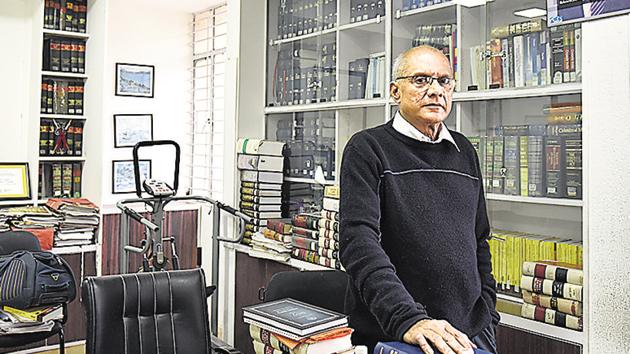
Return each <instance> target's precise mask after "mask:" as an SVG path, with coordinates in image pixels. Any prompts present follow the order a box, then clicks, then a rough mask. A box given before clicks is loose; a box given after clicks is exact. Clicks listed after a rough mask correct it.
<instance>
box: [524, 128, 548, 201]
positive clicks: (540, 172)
mask: <svg viewBox="0 0 630 354" xmlns="http://www.w3.org/2000/svg"><path fill="white" fill-rule="evenodd" d="M545 133H546V127H545V126H544V125H530V126H529V135H528V136H527V161H528V166H527V180H528V195H529V196H530V197H543V196H545V190H546V184H545V150H544V135H545Z"/></svg>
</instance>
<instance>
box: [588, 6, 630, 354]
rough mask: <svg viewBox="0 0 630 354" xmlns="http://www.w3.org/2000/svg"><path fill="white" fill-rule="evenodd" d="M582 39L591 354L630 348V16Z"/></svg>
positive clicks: (594, 28)
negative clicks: (629, 182)
mask: <svg viewBox="0 0 630 354" xmlns="http://www.w3.org/2000/svg"><path fill="white" fill-rule="evenodd" d="M603 38H605V40H602V39H603ZM582 43H583V47H582V51H583V53H584V60H583V75H582V81H583V84H582V85H583V96H582V97H583V103H582V104H583V107H584V112H583V113H584V116H585V117H586V119H584V137H583V139H584V152H585V154H587V155H586V156H585V157H584V192H585V195H584V201H585V207H586V209H585V213H584V223H585V225H586V230H587V233H588V235H587V236H586V238H585V240H586V243H585V245H584V250H585V256H586V257H585V261H586V264H588V267H587V268H586V270H587V273H586V276H587V279H588V282H587V284H588V294H586V298H585V302H586V304H587V310H588V311H587V312H586V314H585V321H586V323H588V326H587V330H588V332H587V337H588V348H587V349H588V350H587V351H586V353H607V354H608V353H610V354H613V353H629V352H630V351H629V349H628V348H630V336H629V335H628V333H629V332H630V268H629V267H628V254H630V217H629V215H630V203H629V202H628V200H630V184H628V181H629V180H630V174H629V172H630V145H629V144H628V142H629V141H630V125H629V124H628V122H629V121H628V118H629V117H630V15H625V16H619V17H613V18H607V19H602V20H597V21H590V22H585V23H584V24H583V30H582Z"/></svg>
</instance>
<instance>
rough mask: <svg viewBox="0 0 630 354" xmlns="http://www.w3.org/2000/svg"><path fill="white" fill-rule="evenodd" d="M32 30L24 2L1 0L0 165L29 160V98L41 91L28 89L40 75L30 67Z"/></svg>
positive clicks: (28, 9) (29, 13) (21, 0)
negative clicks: (34, 76)
mask: <svg viewBox="0 0 630 354" xmlns="http://www.w3.org/2000/svg"><path fill="white" fill-rule="evenodd" d="M31 29H32V21H31V9H30V6H29V5H28V4H27V3H26V2H25V1H23V0H2V1H0V43H2V48H3V49H2V57H1V58H0V77H1V78H2V85H0V102H1V103H0V127H1V129H0V162H25V161H27V160H28V158H29V156H28V143H29V139H28V137H29V134H28V133H27V131H28V125H29V124H28V119H29V114H30V113H29V99H30V96H31V90H38V88H36V87H33V88H31V87H29V86H30V85H29V82H30V76H31V75H32V71H33V70H34V71H35V72H38V69H37V68H31V56H30V49H31V43H32V30H31ZM37 97H39V95H37ZM33 168H34V169H35V170H36V169H37V167H36V166H31V169H33Z"/></svg>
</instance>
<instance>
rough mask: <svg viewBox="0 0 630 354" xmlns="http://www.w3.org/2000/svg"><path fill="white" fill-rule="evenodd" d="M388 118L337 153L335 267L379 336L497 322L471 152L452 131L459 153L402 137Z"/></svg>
mask: <svg viewBox="0 0 630 354" xmlns="http://www.w3.org/2000/svg"><path fill="white" fill-rule="evenodd" d="M392 121H393V120H392ZM392 121H390V122H389V123H386V124H384V125H381V126H378V127H375V128H372V129H368V130H364V131H361V132H359V133H357V134H355V135H354V136H353V137H352V138H351V139H350V141H349V142H348V144H347V146H346V148H345V150H344V153H343V160H342V166H341V191H342V192H341V204H340V213H339V216H340V223H341V225H340V259H341V263H342V264H343V266H344V267H345V268H346V270H347V272H348V273H349V274H350V276H351V278H352V280H353V284H354V286H355V291H356V292H357V294H358V298H359V300H360V301H361V302H363V304H364V305H367V308H369V310H370V312H371V313H372V314H373V315H374V317H376V320H377V321H378V323H379V324H380V326H381V328H382V329H383V330H384V332H385V334H386V335H387V336H388V337H391V338H394V339H398V340H402V337H403V335H404V334H405V332H406V331H407V330H408V329H409V328H410V327H411V326H412V325H413V324H414V323H415V322H417V321H419V320H421V319H426V318H433V319H445V320H447V321H449V322H450V323H451V324H452V325H453V326H454V327H455V328H457V329H459V330H460V331H462V332H464V333H466V334H467V335H468V336H469V337H471V338H472V337H474V336H476V335H477V334H479V333H480V332H481V331H482V329H483V328H485V327H487V326H488V325H489V324H490V323H491V321H492V322H493V323H494V324H496V323H498V318H499V316H498V314H497V313H496V311H495V309H494V308H495V303H496V288H495V281H494V279H493V277H492V275H491V274H490V272H491V270H492V263H491V260H490V250H489V247H488V242H487V239H488V237H489V233H490V226H489V223H488V217H487V213H486V205H485V198H484V194H483V187H482V186H483V184H482V180H481V173H480V169H479V161H478V158H477V154H476V153H475V150H474V148H473V146H472V145H471V144H470V142H469V141H468V140H467V139H466V138H465V137H464V136H463V135H461V134H459V133H457V132H454V131H451V135H452V136H453V139H454V140H455V142H456V143H457V146H458V147H459V149H460V150H461V151H457V148H456V147H455V146H454V145H453V144H452V143H450V142H448V141H446V140H444V141H442V142H440V143H438V144H430V143H423V142H420V141H417V140H414V139H411V138H409V137H407V136H405V135H403V134H401V133H399V132H397V131H396V130H395V129H394V128H393V127H392ZM359 305H361V304H360V303H359ZM375 326H376V324H375ZM383 339H387V338H383Z"/></svg>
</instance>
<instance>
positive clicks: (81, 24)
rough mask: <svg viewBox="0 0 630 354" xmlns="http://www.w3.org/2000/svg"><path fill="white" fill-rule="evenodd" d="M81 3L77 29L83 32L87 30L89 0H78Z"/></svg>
mask: <svg viewBox="0 0 630 354" xmlns="http://www.w3.org/2000/svg"><path fill="white" fill-rule="evenodd" d="M77 3H78V4H79V12H78V18H79V21H78V26H77V29H78V31H79V32H81V33H85V32H87V0H77Z"/></svg>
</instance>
